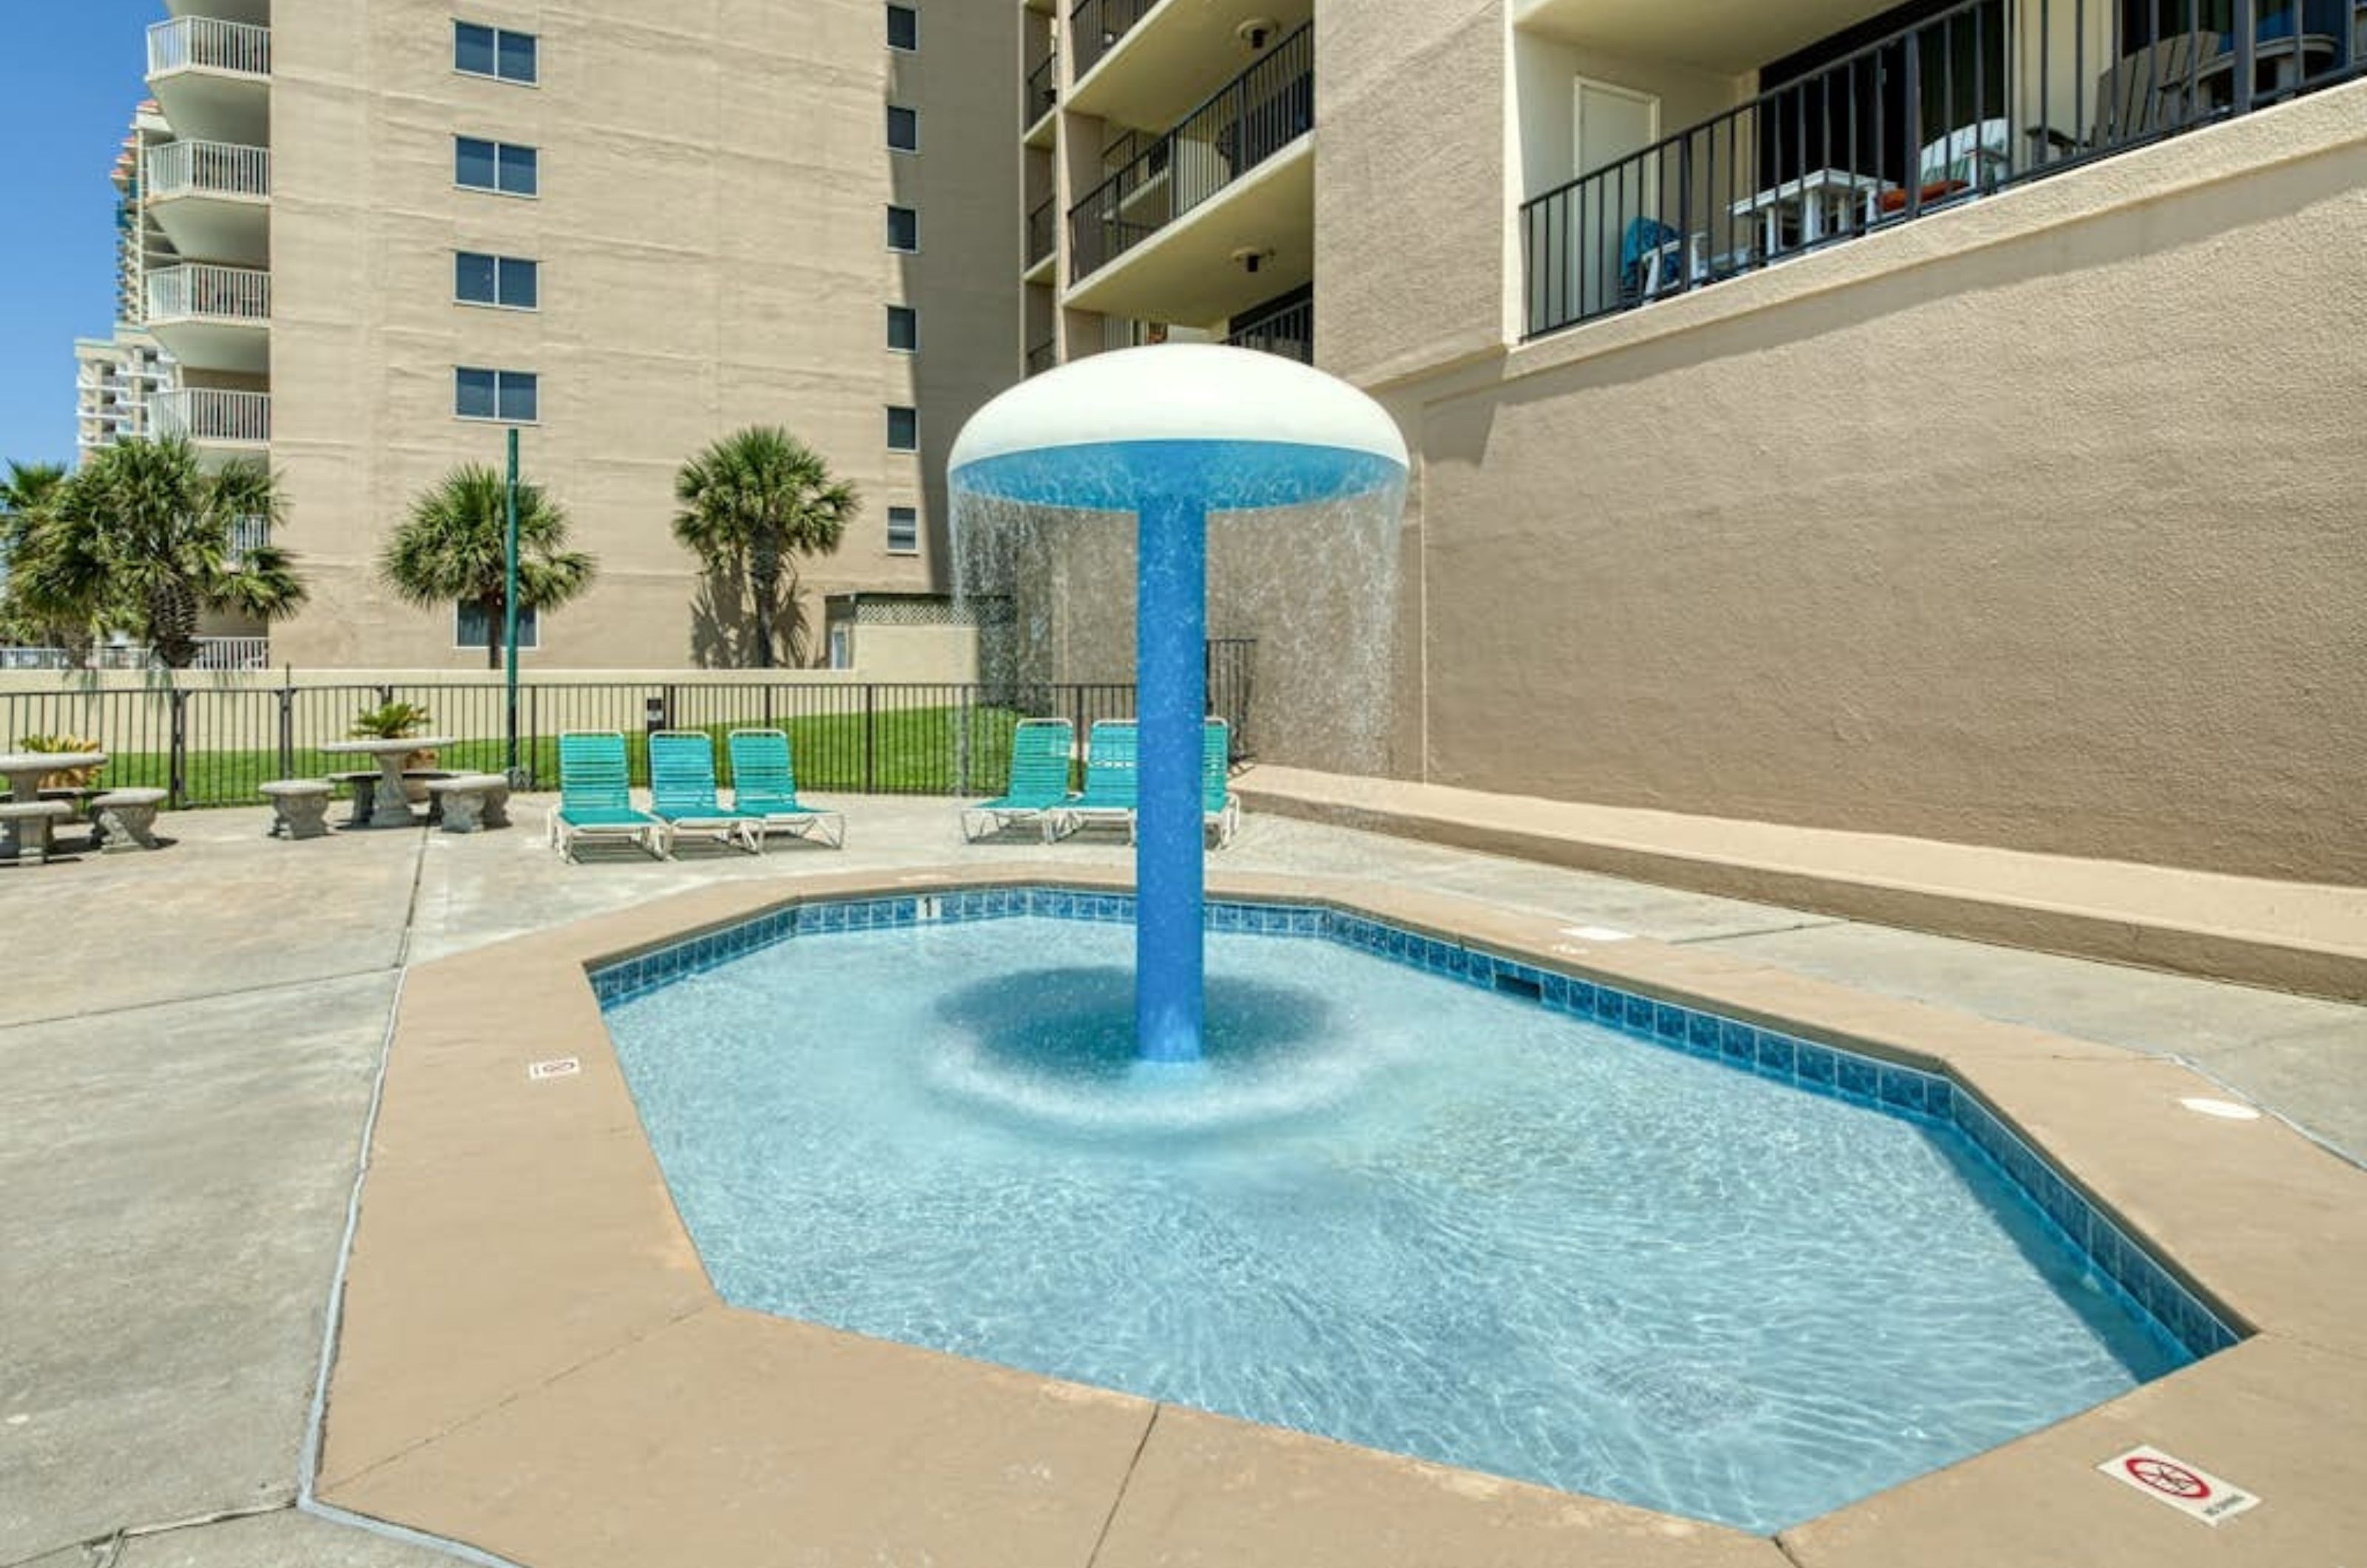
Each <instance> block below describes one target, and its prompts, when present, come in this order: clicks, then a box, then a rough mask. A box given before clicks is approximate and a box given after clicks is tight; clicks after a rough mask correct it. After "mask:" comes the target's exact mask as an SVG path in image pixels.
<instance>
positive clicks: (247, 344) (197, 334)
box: [148, 318, 271, 376]
mask: <svg viewBox="0 0 2367 1568" xmlns="http://www.w3.org/2000/svg"><path fill="white" fill-rule="evenodd" d="M148 332H149V334H150V335H151V336H153V337H154V338H155V340H156V341H157V342H158V343H161V344H164V348H165V350H166V352H168V353H169V354H171V355H173V357H174V358H176V359H177V360H179V361H180V362H181V366H182V367H183V368H184V369H187V370H220V371H224V372H228V373H231V374H235V375H240V376H265V375H268V374H270V371H271V326H270V323H269V322H267V321H255V322H252V323H248V322H242V321H209V320H202V319H197V318H183V319H181V320H178V321H151V322H150V323H149V324H148Z"/></svg>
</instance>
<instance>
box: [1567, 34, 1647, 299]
mask: <svg viewBox="0 0 2367 1568" xmlns="http://www.w3.org/2000/svg"><path fill="white" fill-rule="evenodd" d="M1574 91H1575V92H1576V94H1577V99H1576V102H1575V104H1574V106H1573V108H1572V112H1571V115H1570V123H1571V126H1572V129H1573V135H1574V139H1575V140H1574V143H1573V145H1572V147H1571V149H1570V156H1571V159H1572V164H1571V166H1572V167H1573V168H1575V169H1576V170H1577V171H1578V172H1579V174H1580V175H1589V174H1592V173H1593V172H1594V171H1595V170H1597V169H1600V168H1603V167H1604V166H1606V165H1608V164H1615V163H1617V162H1618V161H1619V160H1620V159H1622V158H1627V157H1632V156H1634V155H1635V154H1636V153H1637V152H1642V151H1643V150H1644V149H1645V148H1647V147H1649V146H1651V145H1652V144H1653V143H1654V142H1656V141H1659V140H1660V100H1659V98H1658V97H1655V96H1653V95H1651V94H1650V93H1639V92H1637V91H1635V90H1634V89H1633V88H1629V87H1619V86H1614V85H1612V84H1610V83H1608V82H1596V81H1591V80H1590V79H1589V78H1587V77H1584V76H1580V77H1579V78H1577V79H1576V83H1575V87H1574ZM1657 162H1658V160H1657V159H1649V158H1648V159H1646V160H1644V162H1643V163H1641V164H1628V165H1626V170H1625V175H1624V176H1623V177H1621V178H1619V179H1616V180H1608V181H1605V182H1603V185H1602V186H1599V187H1597V186H1590V187H1588V188H1587V189H1586V191H1585V192H1584V197H1583V200H1582V202H1581V210H1580V211H1579V212H1578V213H1576V214H1575V215H1574V216H1575V217H1576V218H1577V220H1578V225H1579V229H1580V232H1581V233H1582V234H1583V235H1584V236H1585V242H1584V243H1581V244H1578V245H1575V246H1573V247H1572V251H1573V253H1574V254H1572V256H1571V258H1570V259H1571V261H1572V263H1573V264H1574V265H1576V267H1577V268H1578V276H1575V277H1574V278H1572V279H1571V280H1570V282H1571V284H1572V285H1573V286H1574V287H1575V288H1576V290H1577V292H1576V295H1575V296H1574V297H1575V298H1576V299H1580V300H1582V301H1584V309H1585V310H1588V311H1590V312H1591V311H1593V310H1600V309H1602V308H1603V306H1604V305H1607V304H1610V303H1612V302H1613V301H1614V298H1615V296H1616V294H1617V291H1618V288H1619V272H1620V254H1619V251H1620V240H1621V237H1622V236H1623V235H1624V234H1625V231H1626V228H1627V225H1628V223H1629V221H1630V220H1634V219H1637V218H1648V219H1653V220H1658V219H1659V216H1660V199H1659V183H1660V182H1659V178H1658V175H1659V170H1658V169H1657V168H1655V167H1654V166H1653V165H1654V164H1657Z"/></svg>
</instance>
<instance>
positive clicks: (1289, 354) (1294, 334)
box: [1225, 299, 1315, 365]
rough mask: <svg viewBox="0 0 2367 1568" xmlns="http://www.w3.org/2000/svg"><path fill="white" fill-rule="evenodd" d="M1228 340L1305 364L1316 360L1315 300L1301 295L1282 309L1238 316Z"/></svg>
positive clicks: (1227, 337)
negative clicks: (1303, 297) (1300, 297)
mask: <svg viewBox="0 0 2367 1568" xmlns="http://www.w3.org/2000/svg"><path fill="white" fill-rule="evenodd" d="M1225 341H1226V342H1227V343H1229V344H1231V345H1232V346H1233V347H1235V348H1253V349H1255V350H1257V351H1258V352H1259V353H1260V354H1278V355H1282V356H1283V357H1284V358H1285V359H1296V360H1297V361H1298V362H1299V363H1300V364H1301V365H1312V364H1314V363H1315V301H1314V300H1313V299H1297V300H1294V301H1292V302H1290V303H1288V304H1285V305H1283V306H1281V307H1280V308H1279V309H1275V310H1258V311H1252V312H1251V314H1249V315H1247V316H1242V317H1240V318H1237V321H1236V324H1235V326H1234V328H1233V330H1232V332H1230V333H1228V334H1227V335H1226V338H1225Z"/></svg>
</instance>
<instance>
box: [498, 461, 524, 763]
mask: <svg viewBox="0 0 2367 1568" xmlns="http://www.w3.org/2000/svg"><path fill="white" fill-rule="evenodd" d="M504 510H505V512H506V514H507V515H506V517H505V520H504V521H505V524H506V527H505V529H504V534H503V536H502V658H503V660H504V663H505V665H506V668H505V669H504V684H505V685H506V686H507V687H508V690H509V718H508V723H507V725H506V728H505V729H504V733H505V734H506V735H507V736H508V738H509V776H510V787H511V788H512V789H515V788H517V787H518V786H519V784H520V783H521V781H522V775H521V773H520V772H519V770H518V669H517V660H518V646H517V645H518V519H517V513H518V433H517V432H516V431H515V429H513V430H512V431H511V432H510V479H509V489H508V491H507V492H506V494H505V495H504Z"/></svg>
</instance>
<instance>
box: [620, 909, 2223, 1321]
mask: <svg viewBox="0 0 2367 1568" xmlns="http://www.w3.org/2000/svg"><path fill="white" fill-rule="evenodd" d="M1022 916H1032V917H1036V918H1038V919H1061V920H1087V921H1092V922H1094V923H1096V924H1104V925H1131V924H1132V923H1133V921H1134V895H1132V894H1131V893H1111V892H1098V891H1093V890H1089V889H1073V888H1061V887H989V888H956V889H950V890H947V891H945V892H940V893H919V892H916V893H900V894H892V895H885V896H879V897H862V898H829V899H818V900H815V901H813V902H810V903H801V904H796V905H792V906H790V907H788V908H780V909H773V910H769V911H767V912H765V913H764V914H760V915H756V916H753V917H752V918H750V919H744V920H741V921H738V922H736V923H734V924H732V925H730V926H726V927H723V928H721V929H719V930H717V931H705V932H702V933H700V934H698V935H697V936H692V937H686V938H685V939H683V940H682V941H679V942H670V943H668V944H666V945H665V946H663V947H659V948H653V949H650V950H648V951H645V952H642V953H635V954H633V955H632V956H631V957H629V958H622V959H617V960H615V961H613V962H611V963H607V964H600V965H598V966H597V967H595V968H593V969H591V970H590V971H589V978H590V980H591V982H592V990H593V994H594V996H595V998H597V999H598V1001H599V1004H600V1007H601V1009H602V1010H603V1011H606V1010H608V1009H610V1008H613V1007H618V1006H621V1005H623V1004H624V1003H626V1002H629V1001H634V1000H638V999H639V998H642V997H646V996H648V995H650V994H651V993H652V992H655V991H659V990H663V988H665V987H668V986H671V985H673V984H674V983H675V982H676V981H679V980H684V979H687V978H689V977H690V976H695V975H702V974H705V973H708V971H710V970H714V969H717V968H719V967H721V966H722V965H724V964H730V963H733V962H735V961H737V960H739V959H742V958H745V957H747V956H748V955H750V954H751V953H761V952H763V951H764V950H765V949H767V948H772V947H777V946H779V945H780V944H781V943H782V942H787V941H789V940H791V939H792V938H795V937H799V936H820V935H828V934H831V933H834V932H841V931H880V930H895V929H898V928H911V927H916V926H931V925H957V924H967V923H970V922H974V921H978V920H996V919H1014V918H1018V917H1022ZM1207 923H1208V929H1209V930H1210V931H1236V932H1245V933H1251V934H1255V935H1262V936H1289V937H1302V938H1309V939H1313V940H1317V941H1326V942H1337V943H1339V944H1340V945H1342V946H1344V947H1350V948H1354V949H1356V950H1358V951H1360V952H1364V953H1371V954H1373V955H1374V956H1376V957H1379V958H1384V959H1387V960H1388V961H1389V962H1391V963H1394V964H1405V965H1408V966H1409V967H1411V968H1416V969H1421V970H1424V971H1426V972H1428V973H1430V974H1433V975H1440V976H1445V977H1447V978H1449V979H1454V980H1458V981H1461V982H1463V983H1465V984H1467V985H1474V986H1478V987H1484V988H1487V989H1489V990H1493V991H1496V992H1498V993H1500V994H1503V995H1507V996H1512V997H1517V998H1524V999H1528V1000H1532V1001H1534V1002H1535V1005H1538V1006H1541V1007H1544V1008H1546V1009H1547V1010H1551V1011H1554V1012H1558V1013H1564V1014H1567V1015H1569V1016H1570V1017H1572V1018H1576V1019H1581V1020H1584V1021H1589V1022H1592V1023H1597V1024H1601V1025H1603V1026H1605V1027H1608V1028H1612V1029H1616V1030H1618V1031H1620V1032H1622V1033H1624V1034H1627V1035H1629V1036H1631V1037H1634V1038H1637V1039H1639V1040H1642V1041H1645V1042H1648V1043H1651V1044H1654V1045H1657V1046H1660V1047H1662V1048H1665V1049H1668V1050H1673V1051H1679V1052H1682V1053H1684V1054H1685V1055H1692V1056H1697V1057H1700V1058H1701V1059H1703V1060H1704V1061H1709V1062H1716V1063H1718V1064H1720V1065H1722V1066H1729V1067H1733V1068H1737V1069H1738V1070H1741V1071H1744V1072H1749V1073H1751V1074H1753V1075H1754V1076H1756V1077H1764V1078H1769V1079H1772V1080H1773V1081H1775V1082H1778V1083H1783V1084H1788V1085H1791V1086H1793V1087H1795V1088H1797V1089H1803V1090H1806V1092H1808V1093H1811V1094H1820V1095H1825V1096H1827V1097H1829V1098H1832V1099H1837V1100H1848V1101H1851V1102H1853V1103H1856V1104H1859V1105H1863V1106H1869V1107H1873V1108H1875V1109H1879V1110H1882V1111H1888V1112H1890V1113H1892V1114H1894V1115H1900V1116H1905V1117H1908V1118H1912V1119H1914V1120H1918V1121H1922V1122H1931V1123H1933V1124H1936V1125H1940V1126H1946V1127H1953V1128H1954V1129H1955V1130H1956V1131H1958V1132H1959V1133H1961V1134H1964V1136H1965V1140H1966V1141H1967V1142H1969V1143H1970V1144H1971V1145H1972V1146H1973V1147H1974V1148H1975V1149H1976V1151H1978V1153H1979V1154H1980V1156H1981V1157H1982V1158H1983V1159H1985V1160H1987V1161H1988V1163H1989V1164H1990V1165H1991V1166H1992V1167H1994V1168H1996V1169H1997V1171H1998V1172H1999V1174H2000V1175H2002V1176H2003V1177H2004V1178H2005V1179H2006V1181H2007V1182H2008V1183H2009V1184H2010V1186H2011V1187H2012V1188H2014V1190H2016V1191H2018V1192H2019V1193H2020V1194H2021V1195H2022V1198H2023V1199H2024V1200H2025V1201H2027V1202H2029V1203H2030V1204H2031V1206H2032V1207H2033V1209H2035V1210H2036V1211H2037V1213H2039V1214H2040V1215H2041V1216H2042V1217H2043V1218H2044V1221H2045V1223H2046V1224H2049V1225H2051V1226H2052V1227H2053V1228H2054V1229H2056V1231H2058V1232H2059V1233H2061V1234H2062V1235H2063V1236H2064V1237H2065V1238H2066V1239H2067V1241H2068V1242H2069V1243H2070V1245H2071V1246H2073V1247H2076V1248H2078V1251H2079V1253H2080V1254H2081V1255H2082V1256H2083V1257H2085V1258H2087V1259H2088V1260H2089V1262H2090V1264H2092V1265H2093V1267H2094V1272H2095V1276H2096V1279H2097V1282H2098V1283H2099V1284H2100V1286H2101V1287H2102V1288H2105V1289H2108V1290H2110V1291H2111V1292H2113V1293H2115V1294H2117V1295H2119V1296H2121V1297H2122V1298H2124V1303H2126V1304H2127V1305H2129V1306H2131V1307H2133V1308H2135V1310H2136V1311H2137V1312H2138V1313H2139V1314H2142V1315H2143V1316H2145V1317H2146V1318H2147V1319H2149V1320H2150V1321H2151V1323H2152V1324H2153V1325H2154V1326H2155V1327H2156V1328H2157V1330H2158V1331H2159V1332H2160V1333H2161V1334H2163V1335H2164V1336H2166V1337H2168V1338H2169V1339H2170V1340H2171V1341H2172V1342H2174V1343H2176V1344H2177V1345H2179V1346H2180V1347H2182V1348H2184V1349H2185V1350H2186V1351H2187V1352H2188V1353H2190V1354H2191V1355H2193V1356H2196V1357H2202V1356H2208V1355H2210V1354H2212V1353H2213V1352H2214V1351H2217V1350H2224V1349H2225V1348H2227V1347H2229V1346H2230V1345H2233V1344H2235V1343H2236V1342H2237V1340H2238V1339H2239V1338H2241V1337H2242V1336H2241V1335H2239V1334H2238V1333H2237V1331H2236V1330H2235V1329H2234V1328H2233V1327H2231V1326H2230V1325H2228V1324H2227V1323H2226V1322H2225V1320H2224V1319H2222V1318H2221V1317H2220V1316H2219V1314H2217V1313H2216V1312H2214V1310H2213V1309H2212V1308H2211V1307H2209V1306H2207V1305H2205V1304H2204V1303H2203V1302H2202V1301H2201V1300H2200V1299H2199V1298H2198V1297H2196V1296H2195V1294H2194V1293H2193V1292H2191V1291H2189V1290H2188V1289H2187V1288H2186V1287H2185V1286H2184V1285H2183V1284H2182V1283H2180V1280H2178V1278H2177V1277H2176V1276H2175V1275H2173V1274H2172V1273H2171V1272H2170V1271H2169V1269H2168V1268H2166V1267H2165V1266H2164V1265H2163V1264H2162V1263H2161V1261H2160V1260H2159V1259H2158V1258H2155V1257H2154V1256H2153V1254H2152V1253H2151V1252H2150V1251H2149V1250H2147V1249H2146V1247H2145V1246H2144V1245H2143V1244H2141V1243H2140V1242H2138V1241H2137V1240H2136V1239H2135V1237H2133V1236H2131V1235H2129V1233H2128V1232H2127V1231H2126V1230H2124V1228H2122V1226H2121V1225H2119V1224H2117V1223H2115V1222H2114V1221H2113V1220H2112V1217H2111V1216H2109V1215H2108V1214H2106V1213H2104V1212H2103V1211H2102V1210H2101V1209H2099V1208H2097V1207H2096V1206H2095V1204H2093V1203H2092V1202H2090V1201H2089V1200H2088V1198H2087V1197H2086V1195H2085V1194H2083V1193H2082V1192H2080V1190H2078V1187H2076V1186H2075V1185H2073V1184H2072V1182H2071V1181H2070V1180H2069V1179H2067V1178H2066V1177H2065V1176H2064V1175H2063V1173H2062V1172H2060V1171H2059V1170H2057V1169H2056V1168H2055V1166H2054V1164H2053V1162H2052V1161H2050V1160H2049V1159H2047V1158H2046V1156H2044V1155H2043V1154H2042V1153H2040V1152H2039V1151H2038V1150H2037V1149H2036V1148H2034V1147H2033V1146H2032V1145H2031V1144H2030V1143H2029V1142H2028V1141H2027V1140H2025V1139H2024V1138H2022V1136H2021V1134H2018V1133H2016V1132H2014V1131H2013V1129H2012V1128H2011V1127H2010V1126H2008V1125H2007V1124H2006V1122H2005V1121H2004V1119H2003V1118H2001V1117H1999V1116H1998V1115H1997V1114H1996V1113H1995V1112H1994V1111H1990V1110H1989V1109H1988V1107H1987V1106H1986V1105H1983V1104H1982V1103H1981V1102H1980V1100H1978V1099H1977V1098H1976V1097H1975V1096H1973V1095H1972V1094H1969V1093H1967V1092H1966V1091H1965V1090H1964V1089H1961V1088H1959V1087H1958V1086H1957V1084H1956V1083H1955V1080H1954V1079H1953V1078H1950V1077H1947V1076H1946V1075H1944V1074H1941V1073H1931V1072H1926V1071H1924V1070H1923V1069H1921V1068H1920V1067H1910V1066H1905V1065H1903V1064H1900V1063H1897V1062H1889V1061H1885V1060H1881V1059H1879V1058H1876V1057H1873V1056H1868V1055H1861V1054H1859V1053H1857V1052H1853V1051H1846V1050H1842V1049H1840V1048H1839V1047H1837V1046H1832V1045H1827V1044H1824V1043H1820V1042H1818V1041H1813V1040H1806V1039H1802V1038H1800V1037H1799V1036H1796V1035H1791V1034H1785V1033H1784V1032H1781V1031H1778V1030H1772V1029H1761V1028H1759V1027H1757V1026H1755V1025H1752V1024H1748V1023H1744V1022H1742V1021H1739V1020H1737V1019H1731V1018H1727V1017H1725V1016H1724V1015H1722V1014H1718V1013H1714V1012H1708V1011H1705V1010H1701V1009H1698V1008H1693V1007H1687V1006H1685V1005H1684V1004H1682V1003H1680V1002H1672V1001H1670V1000H1667V999H1666V998H1659V997H1653V996H1646V995H1643V994H1641V993H1638V992H1634V991H1624V990H1621V989H1619V988H1618V987H1614V986H1609V985H1605V984H1603V983H1602V982H1601V981H1598V980H1587V979H1581V978H1580V977H1579V976H1572V975H1564V974H1562V973H1560V972H1558V971H1557V970H1552V969H1546V968H1542V967H1539V966H1537V965H1535V964H1524V963H1522V962H1521V961H1519V960H1517V959H1512V958H1505V957H1501V956H1500V955H1498V954H1495V953H1489V952H1486V951H1484V950H1482V949H1479V948H1474V947H1467V946H1465V945H1463V944H1462V943H1460V942H1450V941H1447V940H1444V939H1443V938H1439V937H1433V936H1426V935H1424V934H1422V933H1421V932H1419V931H1409V930H1406V929H1405V928H1403V927H1400V926H1395V925H1391V924H1389V923H1388V922H1387V921H1386V920H1380V919H1375V918H1373V917H1372V916H1370V915H1364V914H1358V913H1355V912H1353V911H1351V910H1346V909H1336V908H1330V907H1328V906H1321V905H1306V904H1289V903H1279V902H1264V901H1259V900H1248V899H1213V900H1211V901H1210V902H1209V904H1208V906H1207Z"/></svg>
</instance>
